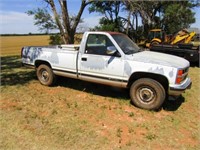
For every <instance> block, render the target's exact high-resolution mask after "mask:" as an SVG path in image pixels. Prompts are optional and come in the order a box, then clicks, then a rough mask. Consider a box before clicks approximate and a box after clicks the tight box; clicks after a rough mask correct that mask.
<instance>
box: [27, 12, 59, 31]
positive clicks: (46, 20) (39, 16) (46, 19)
mask: <svg viewBox="0 0 200 150" xmlns="http://www.w3.org/2000/svg"><path fill="white" fill-rule="evenodd" d="M27 14H28V15H34V20H35V22H34V25H37V26H38V27H39V30H40V31H44V30H45V32H46V33H47V34H48V33H49V32H50V30H53V29H56V28H57V25H56V24H55V23H54V21H53V18H52V17H51V15H50V14H49V13H48V11H47V10H46V9H45V8H43V9H41V8H38V9H36V10H29V11H28V12H27Z"/></svg>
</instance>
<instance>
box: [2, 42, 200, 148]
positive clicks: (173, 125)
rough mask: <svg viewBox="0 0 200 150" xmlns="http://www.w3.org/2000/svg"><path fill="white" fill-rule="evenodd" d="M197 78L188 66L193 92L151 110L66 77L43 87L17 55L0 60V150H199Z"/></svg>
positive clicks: (124, 92)
mask: <svg viewBox="0 0 200 150" xmlns="http://www.w3.org/2000/svg"><path fill="white" fill-rule="evenodd" d="M22 41H23V40H22ZM8 43H12V42H8ZM24 45H32V44H24ZM24 45H23V46H24ZM36 45H39V43H38V44H36ZM44 45H45V44H44ZM20 46H21V45H19V47H20ZM12 50H16V52H15V51H13V53H7V52H8V51H6V53H4V54H5V55H8V54H18V53H19V52H20V50H19V52H18V48H13V49H12ZM12 50H11V51H10V52H12ZM3 51H4V50H3ZM4 52H5V51H4ZM199 74H200V69H199V68H197V67H191V68H190V74H189V75H190V77H191V78H192V81H193V86H192V89H190V90H187V91H186V92H185V93H184V94H183V95H182V96H181V97H179V98H178V99H177V100H176V101H166V103H165V104H164V106H163V109H162V110H160V111H159V112H150V111H145V110H141V109H138V108H136V107H134V106H133V105H131V104H130V101H129V94H128V91H127V90H123V89H117V88H112V87H108V86H103V85H98V84H92V83H88V82H83V81H79V80H73V79H68V78H59V80H58V82H57V85H56V86H54V87H46V86H43V85H41V84H40V83H39V82H38V80H37V78H36V75H35V71H34V70H31V69H27V68H22V67H21V62H20V57H19V56H6V57H1V87H0V90H1V97H0V99H1V101H0V129H1V134H0V149H2V150H4V149H6V150H9V149H10V150H11V149H29V150H38V149H41V150H47V149H48V150H57V149H59V150H66V149H69V150H77V149H78V150H79V149H81V150H83V149H84V150H87V149H88V150H90V149H92V150H93V149H102V150H110V149H116V150H117V149H123V150H133V149H134V150H141V149H147V150H148V149H149V150H151V149H155V150H161V149H163V150H166V149H167V150H177V149H180V150H185V149H187V150H199V149H200V135H199V133H200V124H199V120H200V112H199V109H200V99H199V92H200V91H199V85H200V78H199Z"/></svg>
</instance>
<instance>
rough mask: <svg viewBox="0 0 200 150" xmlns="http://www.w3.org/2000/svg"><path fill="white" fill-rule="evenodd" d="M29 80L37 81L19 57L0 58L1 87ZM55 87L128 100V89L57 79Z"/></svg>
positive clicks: (168, 104)
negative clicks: (23, 66) (22, 64)
mask: <svg viewBox="0 0 200 150" xmlns="http://www.w3.org/2000/svg"><path fill="white" fill-rule="evenodd" d="M31 80H37V77H36V74H35V70H34V69H27V68H22V66H21V59H20V56H9V57H1V85H3V86H4V85H5V86H12V85H17V84H20V85H23V84H26V83H28V82H30V81H31ZM38 84H39V81H38ZM55 86H62V87H65V88H71V89H74V90H78V91H83V92H86V93H91V94H94V95H100V96H104V97H111V98H116V99H119V100H130V96H129V90H128V89H122V88H115V87H110V86H105V85H101V84H95V83H89V82H86V81H81V80H76V79H69V78H64V77H59V78H58V79H57V84H56V85H55ZM184 101H185V99H184V97H182V96H180V97H179V98H177V99H176V100H166V101H165V103H164V105H163V109H164V110H166V111H176V110H177V109H178V108H179V107H180V106H181V104H182V103H183V102H184Z"/></svg>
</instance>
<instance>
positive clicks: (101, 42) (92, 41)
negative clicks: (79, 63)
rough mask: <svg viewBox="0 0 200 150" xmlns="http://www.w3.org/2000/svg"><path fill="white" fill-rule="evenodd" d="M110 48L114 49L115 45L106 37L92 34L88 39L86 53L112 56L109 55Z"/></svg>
mask: <svg viewBox="0 0 200 150" xmlns="http://www.w3.org/2000/svg"><path fill="white" fill-rule="evenodd" d="M110 46H113V47H114V44H113V43H112V42H111V40H110V39H109V38H108V37H107V36H106V35H100V34H90V35H89V36H88V39H87V43H86V48H85V53H86V54H94V55H107V56H111V54H109V53H107V48H108V47H110Z"/></svg>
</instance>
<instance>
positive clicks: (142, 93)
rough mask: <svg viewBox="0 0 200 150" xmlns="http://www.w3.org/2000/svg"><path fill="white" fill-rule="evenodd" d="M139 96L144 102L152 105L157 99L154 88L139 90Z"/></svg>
mask: <svg viewBox="0 0 200 150" xmlns="http://www.w3.org/2000/svg"><path fill="white" fill-rule="evenodd" d="M138 96H139V99H140V100H141V101H142V102H144V103H150V102H152V101H153V100H154V99H155V97H156V94H155V92H154V90H153V89H152V88H149V87H143V88H140V89H139V90H138Z"/></svg>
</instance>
